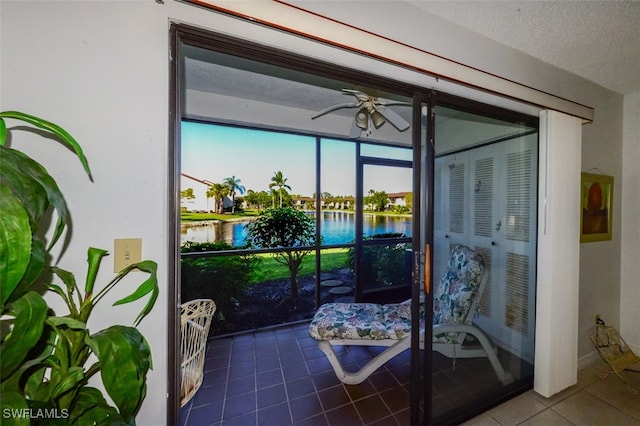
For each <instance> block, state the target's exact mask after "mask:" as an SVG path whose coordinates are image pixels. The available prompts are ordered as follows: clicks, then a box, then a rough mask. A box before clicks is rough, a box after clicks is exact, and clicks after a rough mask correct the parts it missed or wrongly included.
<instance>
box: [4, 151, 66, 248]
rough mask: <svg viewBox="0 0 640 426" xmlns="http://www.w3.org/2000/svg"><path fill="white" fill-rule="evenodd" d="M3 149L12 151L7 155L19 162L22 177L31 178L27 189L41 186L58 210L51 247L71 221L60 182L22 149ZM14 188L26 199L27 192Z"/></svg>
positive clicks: (48, 200) (37, 220) (15, 191)
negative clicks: (59, 185)
mask: <svg viewBox="0 0 640 426" xmlns="http://www.w3.org/2000/svg"><path fill="white" fill-rule="evenodd" d="M3 150H4V151H10V152H11V155H8V156H6V157H7V158H11V159H14V161H15V162H16V163H17V164H18V167H19V170H20V174H21V176H20V178H22V179H25V180H28V179H30V180H28V182H29V183H28V184H27V185H28V186H27V189H26V191H27V192H28V191H33V190H35V188H41V190H44V191H45V193H46V199H47V202H48V203H49V204H50V205H51V206H53V208H54V209H55V211H56V214H57V217H58V218H57V222H56V226H55V231H54V234H53V236H52V237H51V242H50V243H49V249H50V248H51V247H52V246H53V245H54V244H55V243H56V242H57V241H58V239H59V238H60V236H61V235H62V232H63V231H64V228H65V227H66V226H67V224H68V223H69V221H70V216H69V210H68V208H67V203H66V201H65V199H64V196H63V195H62V192H61V191H60V188H58V184H57V183H56V181H55V180H54V179H53V178H52V177H51V176H50V175H49V173H48V172H47V170H46V169H45V168H44V167H42V166H41V165H40V164H39V163H38V162H36V161H34V160H33V159H31V158H29V157H28V156H27V155H25V154H23V153H22V152H20V151H16V150H10V149H6V148H5V149H3ZM9 182H14V181H9ZM14 183H15V184H16V185H18V183H17V182H14ZM13 190H14V193H16V195H17V196H18V197H19V198H23V197H24V198H25V199H26V196H27V194H25V193H22V192H20V193H19V192H18V190H19V189H13ZM23 191H25V190H23ZM33 213H36V212H33ZM40 219H41V217H40V216H36V217H34V220H35V221H36V222H39V221H40Z"/></svg>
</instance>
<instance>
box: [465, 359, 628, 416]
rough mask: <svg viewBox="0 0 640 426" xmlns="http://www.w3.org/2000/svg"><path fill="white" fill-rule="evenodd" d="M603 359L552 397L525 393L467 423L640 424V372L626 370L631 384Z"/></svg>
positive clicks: (623, 373) (532, 392)
mask: <svg viewBox="0 0 640 426" xmlns="http://www.w3.org/2000/svg"><path fill="white" fill-rule="evenodd" d="M609 371H610V369H609V367H608V366H607V365H606V364H605V363H604V362H601V361H598V363H597V364H594V365H592V366H590V367H587V368H585V369H583V370H581V371H580V372H579V373H578V383H577V384H576V385H575V386H572V387H570V388H568V389H566V390H564V391H562V392H560V393H559V394H556V395H554V396H552V397H551V398H545V397H543V396H541V395H539V394H537V393H536V392H534V391H529V392H526V393H524V394H522V395H520V396H518V397H516V398H514V399H512V400H510V401H508V402H505V403H504V404H502V405H500V406H498V407H495V408H493V409H491V410H489V411H487V412H486V413H484V414H482V415H480V416H478V417H475V418H473V419H471V420H469V421H467V422H465V423H464V424H463V425H464V426H510V425H526V426H535V425H540V426H556V425H557V426H564V425H567V426H571V425H577V426H622V425H625V426H626V425H634V426H640V395H639V394H634V393H632V392H631V391H630V389H629V387H631V388H632V389H636V390H638V391H640V373H639V372H631V371H623V372H622V376H623V377H624V378H625V379H626V380H627V381H628V384H629V387H627V384H625V383H624V382H623V381H622V380H620V378H618V377H617V376H616V375H615V374H612V373H611V374H607V373H608V372H609Z"/></svg>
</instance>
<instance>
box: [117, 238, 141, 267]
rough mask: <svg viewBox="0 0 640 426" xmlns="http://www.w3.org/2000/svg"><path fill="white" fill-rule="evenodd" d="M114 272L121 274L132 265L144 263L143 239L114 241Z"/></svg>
mask: <svg viewBox="0 0 640 426" xmlns="http://www.w3.org/2000/svg"><path fill="white" fill-rule="evenodd" d="M113 253H114V258H113V272H116V273H117V272H120V271H121V270H123V269H124V268H126V267H127V266H129V265H131V264H132V263H138V262H141V261H142V238H118V239H115V240H113Z"/></svg>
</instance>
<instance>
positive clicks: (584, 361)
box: [578, 350, 600, 371]
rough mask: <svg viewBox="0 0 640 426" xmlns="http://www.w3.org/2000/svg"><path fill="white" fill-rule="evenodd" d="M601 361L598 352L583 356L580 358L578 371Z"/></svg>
mask: <svg viewBox="0 0 640 426" xmlns="http://www.w3.org/2000/svg"><path fill="white" fill-rule="evenodd" d="M599 360H600V355H599V354H598V351H597V350H594V351H592V352H589V353H588V354H586V355H583V356H581V357H580V358H578V371H580V370H582V369H583V368H586V367H589V366H591V365H593V364H595V363H597V362H598V361H599Z"/></svg>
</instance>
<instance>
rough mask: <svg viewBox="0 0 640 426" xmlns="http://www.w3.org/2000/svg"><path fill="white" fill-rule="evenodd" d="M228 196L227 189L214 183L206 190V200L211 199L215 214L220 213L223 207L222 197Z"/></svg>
mask: <svg viewBox="0 0 640 426" xmlns="http://www.w3.org/2000/svg"><path fill="white" fill-rule="evenodd" d="M228 194H229V188H228V187H227V186H226V185H224V184H222V183H214V184H212V185H211V186H209V189H208V190H207V198H213V201H214V206H215V207H214V210H215V212H216V213H222V210H223V207H224V197H226V196H227V195H228Z"/></svg>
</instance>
